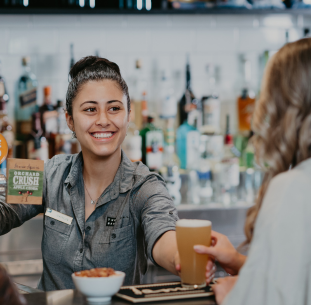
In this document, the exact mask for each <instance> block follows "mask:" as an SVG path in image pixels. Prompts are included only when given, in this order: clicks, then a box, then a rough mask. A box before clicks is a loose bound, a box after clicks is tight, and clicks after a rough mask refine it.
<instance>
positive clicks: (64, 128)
mask: <svg viewBox="0 0 311 305" xmlns="http://www.w3.org/2000/svg"><path fill="white" fill-rule="evenodd" d="M56 111H57V133H60V134H70V133H71V131H70V129H69V127H68V125H67V121H66V115H65V110H64V103H63V101H62V100H58V101H57V106H56Z"/></svg>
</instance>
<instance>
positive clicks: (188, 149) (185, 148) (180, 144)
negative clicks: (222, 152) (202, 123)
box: [176, 121, 200, 169]
mask: <svg viewBox="0 0 311 305" xmlns="http://www.w3.org/2000/svg"><path fill="white" fill-rule="evenodd" d="M176 144H177V155H178V158H179V160H180V168H182V169H188V168H190V167H191V164H192V163H193V162H195V160H196V158H197V157H198V153H199V145H200V133H199V131H198V130H197V129H196V128H195V127H194V126H192V125H190V124H189V123H188V121H185V122H184V123H183V124H182V125H181V126H179V127H178V129H177V133H176Z"/></svg>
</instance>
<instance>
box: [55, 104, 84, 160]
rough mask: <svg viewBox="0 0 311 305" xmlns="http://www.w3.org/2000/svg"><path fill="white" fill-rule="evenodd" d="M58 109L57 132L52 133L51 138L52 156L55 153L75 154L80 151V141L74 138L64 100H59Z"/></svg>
mask: <svg viewBox="0 0 311 305" xmlns="http://www.w3.org/2000/svg"><path fill="white" fill-rule="evenodd" d="M56 111H57V114H58V117H57V133H51V138H50V140H49V145H50V147H49V151H50V158H51V157H52V156H54V155H59V154H73V153H76V152H78V151H79V142H78V141H77V139H72V137H71V130H70V129H69V127H68V125H67V121H66V115H65V111H64V106H63V101H61V100H58V101H57V106H56Z"/></svg>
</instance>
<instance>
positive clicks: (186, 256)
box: [176, 219, 212, 288]
mask: <svg viewBox="0 0 311 305" xmlns="http://www.w3.org/2000/svg"><path fill="white" fill-rule="evenodd" d="M211 232H212V223H211V222H210V221H208V220H199V219H181V220H178V221H177V222H176V236H177V246H178V252H179V256H180V265H181V284H182V286H183V287H186V288H202V287H205V286H206V282H205V268H206V264H207V261H208V255H206V254H198V253H196V252H195V251H194V249H193V247H194V246H195V245H204V246H207V247H209V246H210V245H211Z"/></svg>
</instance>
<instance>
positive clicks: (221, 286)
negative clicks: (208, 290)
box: [212, 276, 239, 305]
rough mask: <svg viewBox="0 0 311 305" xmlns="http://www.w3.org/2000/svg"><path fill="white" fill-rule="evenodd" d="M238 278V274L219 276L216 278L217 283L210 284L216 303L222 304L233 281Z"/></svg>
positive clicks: (232, 285)
mask: <svg viewBox="0 0 311 305" xmlns="http://www.w3.org/2000/svg"><path fill="white" fill-rule="evenodd" d="M238 278H239V277H238V276H228V277H224V278H220V279H218V280H217V284H215V285H213V286H212V289H213V291H214V293H215V298H216V302H217V304H219V305H221V304H222V302H223V300H224V299H225V297H226V296H227V294H228V293H229V292H230V291H231V289H232V288H233V287H234V285H235V282H236V281H237V280H238Z"/></svg>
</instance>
